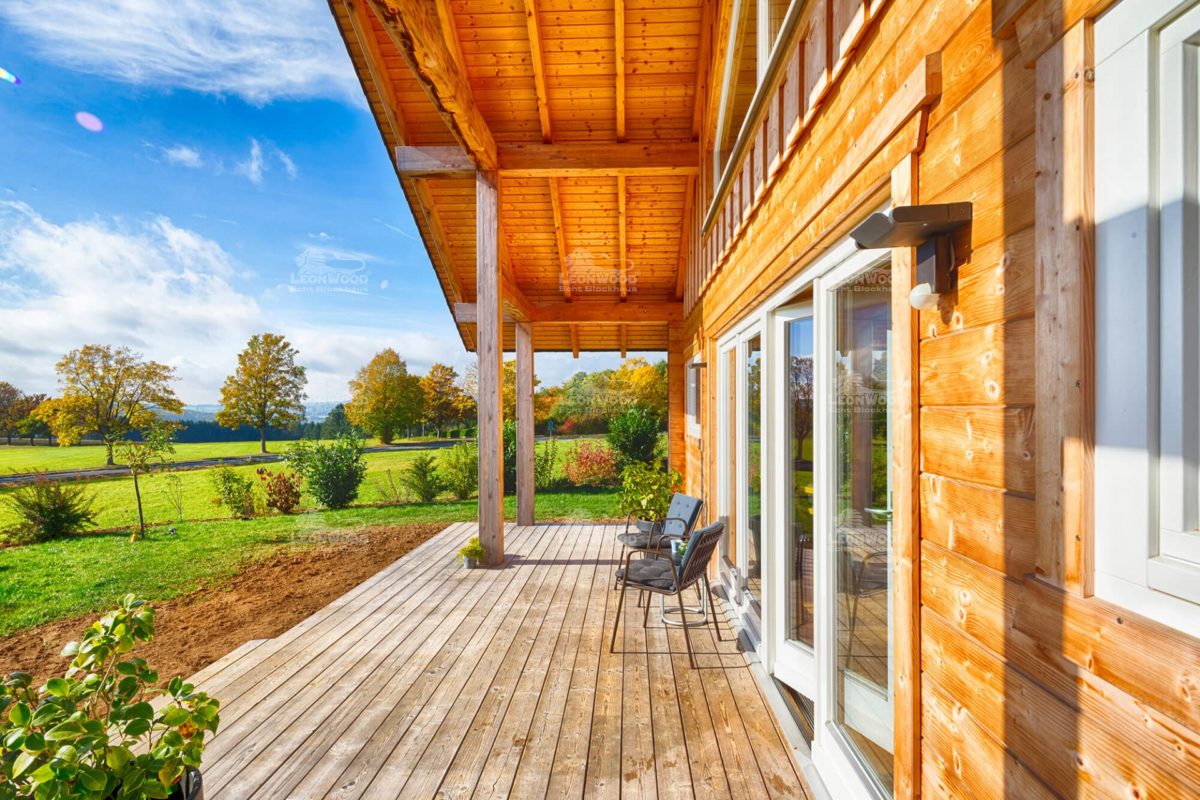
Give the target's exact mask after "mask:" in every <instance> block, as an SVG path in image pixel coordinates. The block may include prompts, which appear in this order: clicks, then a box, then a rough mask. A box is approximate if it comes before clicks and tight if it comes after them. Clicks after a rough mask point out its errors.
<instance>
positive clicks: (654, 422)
mask: <svg viewBox="0 0 1200 800" xmlns="http://www.w3.org/2000/svg"><path fill="white" fill-rule="evenodd" d="M658 427H659V420H658V416H657V415H656V414H655V413H654V412H653V411H651V410H650V409H648V408H641V407H638V406H635V407H634V408H631V409H629V410H628V411H626V412H624V413H623V414H621V415H619V416H618V417H617V418H616V419H614V420H613V421H612V422H611V423H610V424H609V427H608V444H609V446H610V447H611V448H612V449H613V450H615V451H617V453H619V454H620V456H621V459H622V461H623V462H624V463H625V464H633V463H641V464H648V463H650V462H651V461H653V460H654V452H655V450H656V449H657V448H658Z"/></svg>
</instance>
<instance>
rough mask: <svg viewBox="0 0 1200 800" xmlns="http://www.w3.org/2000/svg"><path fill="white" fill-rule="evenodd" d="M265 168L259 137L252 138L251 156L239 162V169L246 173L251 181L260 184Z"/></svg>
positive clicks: (240, 171)
mask: <svg viewBox="0 0 1200 800" xmlns="http://www.w3.org/2000/svg"><path fill="white" fill-rule="evenodd" d="M264 169H265V165H264V164H263V152H262V145H260V144H259V143H258V139H251V140H250V157H249V158H247V159H246V160H245V161H241V162H238V165H237V171H238V172H239V173H241V174H242V175H245V176H246V177H247V178H248V179H249V180H250V182H251V183H254V184H259V183H262V179H263V170H264Z"/></svg>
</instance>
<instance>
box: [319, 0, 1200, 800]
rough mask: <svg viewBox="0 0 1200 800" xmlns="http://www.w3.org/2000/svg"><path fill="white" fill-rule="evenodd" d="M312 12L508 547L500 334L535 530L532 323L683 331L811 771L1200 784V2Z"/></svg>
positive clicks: (729, 578) (738, 580)
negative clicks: (410, 236) (398, 190)
mask: <svg viewBox="0 0 1200 800" xmlns="http://www.w3.org/2000/svg"><path fill="white" fill-rule="evenodd" d="M331 7H332V10H333V13H334V16H335V17H336V20H337V23H338V25H339V27H340V29H341V31H342V34H343V36H344V37H345V40H346V43H347V46H348V49H349V52H350V55H351V57H352V59H353V62H354V65H355V68H356V69H357V71H358V73H359V75H360V77H361V80H362V84H363V87H364V89H365V91H366V95H367V98H368V100H369V102H370V106H371V110H372V112H373V113H374V115H375V117H376V119H377V120H378V123H379V128H380V132H381V134H382V138H383V145H384V146H386V147H387V149H388V151H389V153H390V154H391V155H392V157H393V161H394V163H395V167H396V172H397V176H398V179H399V180H400V182H401V184H402V186H403V189H404V192H405V195H406V196H407V198H408V201H409V204H410V205H411V208H412V212H413V215H414V217H415V219H416V222H417V225H418V227H419V229H420V232H421V236H422V238H423V240H424V244H425V247H426V248H427V250H428V253H429V257H430V260H431V261H432V263H433V266H434V269H435V270H436V272H437V277H438V280H439V281H440V283H441V286H442V288H443V290H444V292H445V297H446V302H447V306H448V313H450V314H453V315H454V318H455V320H456V322H457V325H458V330H459V332H460V334H461V337H462V341H463V344H464V345H465V346H466V347H467V349H468V350H471V351H474V352H476V353H477V354H478V357H479V378H480V381H479V385H480V391H481V396H480V397H479V409H480V419H479V431H480V511H479V532H480V535H481V536H482V538H483V540H484V543H485V544H487V545H488V546H489V550H490V553H491V555H492V557H493V558H494V559H497V560H499V559H502V558H503V553H504V526H503V513H502V502H501V501H502V498H501V494H502V493H501V483H502V475H501V473H502V470H501V449H502V448H501V424H502V420H501V402H500V392H501V380H500V378H501V367H502V359H503V354H504V353H505V352H506V351H515V352H516V358H517V364H518V388H519V401H518V416H517V421H518V426H519V446H520V472H521V477H520V479H519V483H520V487H519V502H518V505H519V510H518V518H519V519H518V521H519V522H520V523H521V524H523V525H528V524H531V523H532V522H533V510H534V505H533V501H534V498H533V491H532V472H531V463H532V443H533V429H532V415H531V396H532V380H533V363H534V362H533V359H534V354H535V352H537V351H564V352H575V353H576V354H578V353H579V352H581V351H592V350H604V351H617V352H622V353H623V352H625V351H627V350H638V351H644V350H661V351H665V352H666V354H667V362H668V370H669V386H670V421H669V430H670V433H669V443H670V446H669V450H670V462H671V464H672V466H674V467H676V468H678V469H680V470H681V471H682V472H683V473H684V475H685V480H686V485H687V487H688V489H689V491H691V492H692V493H693V494H696V495H698V496H700V497H702V498H703V499H704V500H705V502H706V504H707V505H706V511H707V516H709V517H710V518H716V517H722V518H725V519H726V520H727V522H728V530H727V534H726V539H725V543H724V545H723V548H722V553H721V559H720V561H721V563H720V568H719V575H714V576H713V577H714V582H716V580H717V578H719V582H720V585H721V586H722V587H723V590H724V591H723V594H724V597H725V602H726V603H727V604H728V607H729V609H730V611H731V613H732V614H733V618H734V620H735V621H736V625H737V627H738V628H739V631H740V633H741V635H742V641H743V642H744V647H745V648H746V649H747V651H748V652H750V654H751V655H752V657H754V658H756V659H758V661H759V662H760V663H761V666H762V670H761V672H762V675H763V676H764V677H763V680H764V691H765V692H766V693H767V694H768V695H769V696H770V697H771V698H772V709H773V711H772V713H773V714H774V715H775V717H776V722H777V723H778V724H779V725H780V726H782V727H783V728H785V729H786V730H787V731H788V732H789V735H790V736H792V737H793V743H794V746H795V757H796V759H797V760H798V763H799V764H800V765H801V767H802V768H803V774H804V775H807V776H808V780H809V782H810V783H811V787H810V788H811V790H812V792H813V793H814V794H818V795H819V794H820V792H821V791H825V792H827V793H828V796H830V797H834V798H875V797H896V798H913V797H918V796H925V797H928V798H935V797H955V798H977V799H978V800H985V798H986V799H989V800H990V799H991V798H1009V799H1010V800H1015V799H1016V798H1075V797H1089V798H1091V797H1096V798H1100V797H1106V798H1107V797H1111V798H1151V797H1156V798H1189V797H1200V639H1198V638H1196V637H1198V636H1200V533H1198V532H1197V530H1198V528H1200V360H1198V355H1200V323H1197V318H1198V315H1197V311H1196V309H1197V308H1198V301H1200V202H1198V200H1197V197H1198V194H1200V92H1198V90H1197V87H1198V86H1200V56H1198V52H1197V42H1200V2H1197V0H791V2H788V0H331ZM861 245H866V246H867V247H866V248H864V247H862V246H861Z"/></svg>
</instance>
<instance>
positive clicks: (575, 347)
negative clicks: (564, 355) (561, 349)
mask: <svg viewBox="0 0 1200 800" xmlns="http://www.w3.org/2000/svg"><path fill="white" fill-rule="evenodd" d="M578 327H579V326H578V325H572V326H571V355H572V356H574V357H575V358H579V331H578V330H577V328H578Z"/></svg>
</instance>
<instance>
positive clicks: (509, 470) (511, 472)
mask: <svg viewBox="0 0 1200 800" xmlns="http://www.w3.org/2000/svg"><path fill="white" fill-rule="evenodd" d="M516 490H517V423H516V422H515V421H513V420H511V419H510V420H506V421H505V423H504V491H505V492H508V493H512V492H515V491H516Z"/></svg>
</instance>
